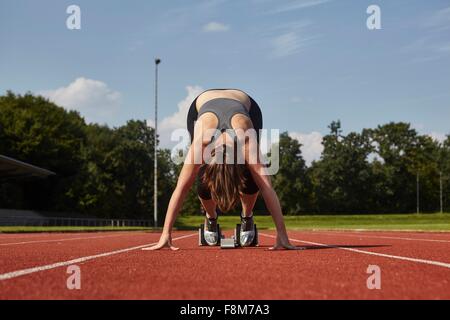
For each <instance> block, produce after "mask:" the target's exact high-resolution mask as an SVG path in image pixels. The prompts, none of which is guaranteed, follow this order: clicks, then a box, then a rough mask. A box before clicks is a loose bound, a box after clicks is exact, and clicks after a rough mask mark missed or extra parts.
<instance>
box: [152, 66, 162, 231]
mask: <svg viewBox="0 0 450 320" xmlns="http://www.w3.org/2000/svg"><path fill="white" fill-rule="evenodd" d="M160 63H161V59H159V58H156V59H155V147H154V149H155V150H154V151H155V155H154V157H155V165H154V184H153V219H154V222H155V228H156V227H158V65H159V64H160Z"/></svg>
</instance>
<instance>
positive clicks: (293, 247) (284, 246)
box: [269, 244, 305, 250]
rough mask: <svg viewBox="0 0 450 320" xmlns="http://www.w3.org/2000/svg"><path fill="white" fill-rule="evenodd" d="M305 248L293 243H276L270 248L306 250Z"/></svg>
mask: <svg viewBox="0 0 450 320" xmlns="http://www.w3.org/2000/svg"><path fill="white" fill-rule="evenodd" d="M304 249H305V248H303V247H296V246H293V245H291V244H289V245H281V244H276V245H274V246H273V247H270V248H269V250H304Z"/></svg>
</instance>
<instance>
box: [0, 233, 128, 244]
mask: <svg viewBox="0 0 450 320" xmlns="http://www.w3.org/2000/svg"><path fill="white" fill-rule="evenodd" d="M125 235H129V233H127V234H123V233H122V234H113V235H107V236H97V237H82V238H81V237H80V238H65V239H49V240H35V241H22V242H10V243H0V247H1V246H15V245H21V244H32V243H46V242H62V241H74V240H89V239H102V238H112V237H121V236H125Z"/></svg>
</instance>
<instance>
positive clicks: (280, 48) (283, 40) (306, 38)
mask: <svg viewBox="0 0 450 320" xmlns="http://www.w3.org/2000/svg"><path fill="white" fill-rule="evenodd" d="M311 26H312V23H311V22H309V21H300V22H293V23H285V24H281V25H278V26H275V27H273V28H272V29H270V30H268V31H266V32H265V34H264V35H265V36H266V37H267V38H269V45H270V48H271V51H270V56H271V57H272V58H284V57H287V56H291V55H294V54H297V53H299V52H300V51H302V50H304V49H306V48H307V47H309V46H310V45H312V44H313V42H314V40H315V39H317V38H318V37H319V36H318V35H307V34H310V32H307V28H309V27H311Z"/></svg>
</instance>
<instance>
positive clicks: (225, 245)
mask: <svg viewBox="0 0 450 320" xmlns="http://www.w3.org/2000/svg"><path fill="white" fill-rule="evenodd" d="M220 248H221V249H234V248H236V240H235V239H234V237H232V238H224V239H222V240H221V241H220Z"/></svg>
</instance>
